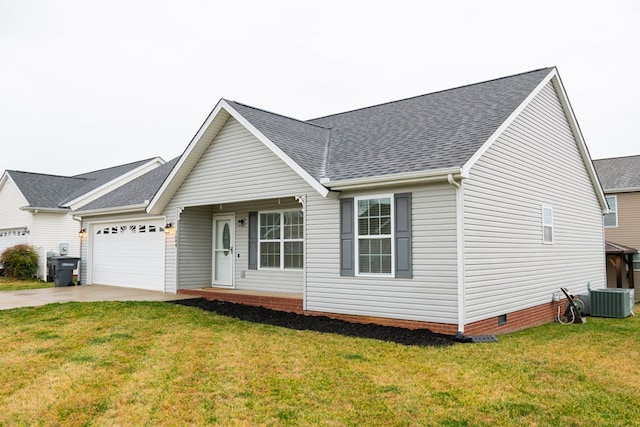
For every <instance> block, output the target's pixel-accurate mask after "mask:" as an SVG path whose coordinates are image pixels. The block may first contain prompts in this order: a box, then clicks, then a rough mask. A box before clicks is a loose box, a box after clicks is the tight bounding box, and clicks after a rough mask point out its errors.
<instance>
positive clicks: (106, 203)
mask: <svg viewBox="0 0 640 427" xmlns="http://www.w3.org/2000/svg"><path fill="white" fill-rule="evenodd" d="M178 159H179V157H176V158H175V159H173V160H170V161H168V162H166V163H165V164H163V165H161V166H158V167H157V168H154V169H152V170H151V171H149V172H147V173H146V174H144V175H141V176H139V177H138V178H136V179H134V180H132V181H130V182H128V183H126V184H124V185H122V186H120V187H118V188H116V189H115V190H113V191H111V192H109V193H107V194H105V195H104V196H102V197H100V198H98V199H96V200H94V201H92V202H91V203H88V204H86V205H85V206H83V207H82V208H80V209H78V210H77V211H76V212H79V213H81V212H84V211H90V210H96V209H105V208H112V207H123V206H133V205H139V204H142V203H145V202H146V201H148V200H151V199H152V198H153V196H154V195H155V194H156V192H157V191H158V189H159V188H160V186H161V185H162V183H163V182H164V180H165V179H166V178H167V176H168V175H169V173H170V172H171V169H173V167H174V166H175V164H176V163H177V162H178Z"/></svg>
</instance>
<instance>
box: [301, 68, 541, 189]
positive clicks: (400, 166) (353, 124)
mask: <svg viewBox="0 0 640 427" xmlns="http://www.w3.org/2000/svg"><path fill="white" fill-rule="evenodd" d="M552 70H553V69H552V68H545V69H541V70H537V71H532V72H529V73H524V74H519V75H515V76H510V77H504V78H501V79H496V80H491V81H487V82H483V83H477V84H473V85H468V86H463V87H459V88H455V89H449V90H445V91H441V92H436V93H431V94H427V95H422V96H417V97H414V98H409V99H404V100H400V101H395V102H390V103H387V104H382V105H377V106H373V107H368V108H363V109H360V110H355V111H351V112H347V113H341V114H336V115H333V116H327V117H322V118H319V119H314V120H310V121H309V123H314V124H318V125H321V126H325V127H328V128H331V143H330V149H329V159H328V161H327V163H328V165H327V176H328V177H329V179H330V181H340V180H347V179H356V178H364V177H374V176H381V175H392V174H399V173H410V172H421V171H429V170H437V169H447V168H452V167H462V166H463V165H464V164H465V163H466V162H467V161H468V160H469V159H470V158H471V157H472V156H473V155H474V154H475V153H476V152H477V151H478V150H479V149H480V148H481V147H482V145H483V144H484V143H485V142H486V141H487V140H488V139H489V138H490V137H491V135H492V134H493V133H494V132H495V131H496V129H497V128H499V127H500V126H501V125H502V124H503V123H504V122H505V121H506V120H507V119H508V118H509V116H510V115H511V114H512V113H513V111H515V110H516V109H517V108H518V107H520V105H521V104H522V103H523V102H524V101H525V100H526V99H527V97H528V96H529V95H530V94H531V93H532V92H533V91H534V90H535V89H536V87H538V85H539V84H540V82H541V81H542V80H544V79H545V77H547V76H548V75H549V73H550V72H551V71H552Z"/></svg>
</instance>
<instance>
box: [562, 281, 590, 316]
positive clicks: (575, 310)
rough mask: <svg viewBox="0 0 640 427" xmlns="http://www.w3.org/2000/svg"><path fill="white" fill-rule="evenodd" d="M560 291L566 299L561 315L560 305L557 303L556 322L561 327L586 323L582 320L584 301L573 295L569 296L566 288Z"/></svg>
mask: <svg viewBox="0 0 640 427" xmlns="http://www.w3.org/2000/svg"><path fill="white" fill-rule="evenodd" d="M560 290H561V291H562V293H564V295H565V296H566V297H567V305H566V307H565V309H564V312H563V313H562V315H561V314H560V303H558V317H557V320H558V322H560V323H561V324H563V325H569V324H571V323H586V321H587V319H585V318H584V307H585V306H584V301H582V300H581V299H580V298H578V297H577V296H575V295H571V294H570V293H569V291H568V290H567V288H560Z"/></svg>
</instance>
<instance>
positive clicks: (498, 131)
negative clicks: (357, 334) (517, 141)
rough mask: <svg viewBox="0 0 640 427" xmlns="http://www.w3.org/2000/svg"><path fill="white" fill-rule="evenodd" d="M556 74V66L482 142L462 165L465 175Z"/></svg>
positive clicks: (467, 174)
mask: <svg viewBox="0 0 640 427" xmlns="http://www.w3.org/2000/svg"><path fill="white" fill-rule="evenodd" d="M554 75H556V69H555V68H554V69H553V70H551V71H550V72H549V74H547V76H546V77H545V78H544V79H542V81H541V82H540V83H539V84H538V86H536V88H535V89H534V90H533V91H531V93H530V94H529V96H527V97H526V98H525V100H524V101H522V103H521V104H520V105H519V106H518V108H516V109H515V110H513V112H512V113H511V115H509V117H508V118H507V120H505V121H504V122H503V123H502V124H501V125H500V126H499V127H498V129H496V130H495V131H494V132H493V134H491V136H490V137H489V139H487V140H486V141H485V143H484V144H482V147H480V148H479V149H478V150H477V151H476V152H475V154H474V155H473V156H471V158H470V159H469V160H467V162H466V163H465V164H464V165H463V166H462V170H463V173H464V175H465V176H469V171H470V170H471V168H472V167H473V166H474V165H475V164H476V162H477V161H478V159H480V157H482V156H483V155H484V153H485V152H486V151H487V150H488V149H489V148H490V147H491V146H492V145H493V143H494V142H496V140H497V139H498V137H499V136H500V135H502V133H503V132H504V131H505V130H506V129H507V128H508V127H509V126H510V125H511V123H513V121H514V120H515V119H516V117H518V116H519V115H520V113H522V111H523V110H524V109H525V108H526V107H527V105H529V103H530V102H531V101H532V100H533V98H535V97H536V95H538V93H540V91H541V90H542V89H543V88H544V87H545V86H546V84H547V83H548V82H549V80H551V78H552V77H553V76H554Z"/></svg>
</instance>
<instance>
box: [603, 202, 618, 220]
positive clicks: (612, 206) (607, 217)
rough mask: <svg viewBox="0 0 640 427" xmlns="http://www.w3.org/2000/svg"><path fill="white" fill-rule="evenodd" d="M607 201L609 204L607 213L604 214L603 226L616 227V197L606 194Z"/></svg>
mask: <svg viewBox="0 0 640 427" xmlns="http://www.w3.org/2000/svg"><path fill="white" fill-rule="evenodd" d="M607 203H608V204H609V213H608V214H606V215H605V216H604V226H605V227H617V226H618V197H616V196H607Z"/></svg>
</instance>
